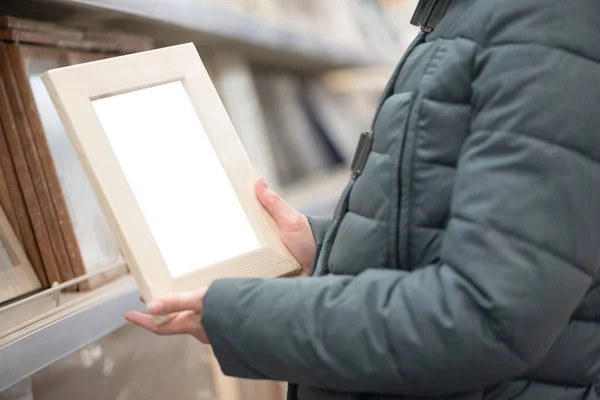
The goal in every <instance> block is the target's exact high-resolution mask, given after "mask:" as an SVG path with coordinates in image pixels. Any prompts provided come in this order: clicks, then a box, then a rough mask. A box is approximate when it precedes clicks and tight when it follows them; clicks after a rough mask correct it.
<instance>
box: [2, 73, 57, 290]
mask: <svg viewBox="0 0 600 400" xmlns="http://www.w3.org/2000/svg"><path fill="white" fill-rule="evenodd" d="M4 93H5V91H4V86H3V84H2V79H1V77H0V97H2V96H4V97H3V98H4V99H5V105H7V104H8V103H6V96H5V94H4ZM3 110H4V112H3ZM6 112H8V113H9V114H10V110H9V111H6V109H5V108H3V102H2V100H1V99H0V122H1V123H0V168H2V175H3V178H4V180H5V181H6V186H7V189H8V191H9V195H10V200H11V204H12V207H13V212H14V214H15V224H16V226H17V227H18V233H19V235H18V236H19V237H20V240H21V243H22V244H23V247H24V248H25V253H26V254H27V257H28V258H29V262H31V264H32V266H33V269H34V271H35V273H36V275H37V277H38V279H39V280H40V283H41V284H42V287H43V288H47V287H48V286H49V284H48V277H47V276H46V271H45V270H44V264H43V263H42V257H41V254H40V249H39V248H38V244H37V241H36V238H35V234H34V232H33V227H32V225H31V221H30V219H29V213H28V210H27V205H26V202H25V198H24V196H23V192H22V191H21V186H20V182H19V178H18V177H17V172H16V169H15V165H14V164H13V158H12V156H11V154H10V150H9V145H8V141H7V138H6V134H5V128H4V126H6V124H7V123H8V121H6V120H3V114H4V115H5V113H6ZM8 129H10V128H8ZM26 167H27V166H26V165H25V168H26ZM31 189H32V190H33V188H31Z"/></svg>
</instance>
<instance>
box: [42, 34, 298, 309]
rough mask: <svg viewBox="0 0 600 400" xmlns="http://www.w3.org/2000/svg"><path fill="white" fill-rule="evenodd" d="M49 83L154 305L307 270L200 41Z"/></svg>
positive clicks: (47, 77)
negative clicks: (219, 283)
mask: <svg viewBox="0 0 600 400" xmlns="http://www.w3.org/2000/svg"><path fill="white" fill-rule="evenodd" d="M42 79H43V81H44V83H45V84H46V86H47V88H48V92H49V94H50V96H51V98H52V99H53V102H54V104H55V106H56V108H57V111H58V113H59V115H60V117H61V119H62V121H63V124H64V126H65V128H66V130H67V133H68V134H69V137H70V138H71V140H72V142H73V144H74V147H75V149H76V151H77V152H78V155H79V156H80V158H81V161H82V164H83V165H84V167H85V170H86V173H87V175H88V177H89V179H90V182H91V184H92V186H93V188H94V191H95V192H96V195H97V197H98V199H99V201H100V204H101V206H102V208H103V210H104V213H105V215H106V216H107V218H108V220H109V223H110V224H111V227H112V230H113V232H114V233H115V235H116V237H117V240H118V242H119V244H120V247H121V250H122V251H123V254H124V256H125V259H126V261H127V263H128V266H129V268H130V270H131V272H132V274H133V276H134V278H135V280H136V282H137V284H138V286H139V288H140V291H141V293H142V295H143V296H144V298H145V299H146V300H151V299H152V298H155V297H157V296H161V295H164V294H167V293H171V292H175V291H185V290H193V289H198V288H199V287H202V286H205V285H208V284H210V283H211V282H212V281H213V280H214V279H218V278H223V277H232V276H246V277H264V278H274V277H280V276H285V275H290V274H293V273H295V272H297V271H299V270H300V266H299V264H298V262H297V261H296V260H295V259H294V257H293V256H292V255H291V253H290V252H289V250H288V249H287V247H286V246H285V245H284V244H283V242H282V241H281V238H280V236H279V231H278V228H277V225H276V224H275V222H274V221H273V219H272V218H271V217H270V216H269V214H268V213H267V212H266V210H265V209H264V208H263V207H262V205H261V204H260V203H259V202H258V200H257V199H256V196H255V193H254V182H255V179H256V173H255V171H254V168H253V167H252V164H251V162H250V160H249V158H248V156H247V154H246V152H245V150H244V148H243V146H242V143H241V141H240V140H239V138H238V136H237V134H236V132H235V129H234V127H233V125H232V123H231V121H230V119H229V117H228V116H227V113H226V111H225V108H224V107H223V104H222V103H221V101H220V99H219V96H218V94H217V91H216V90H215V88H214V86H213V83H212V81H211V80H210V77H209V75H208V73H207V71H206V69H205V67H204V65H203V63H202V61H201V59H200V57H199V55H198V52H197V51H196V48H195V47H194V45H193V44H192V43H189V44H183V45H177V46H172V47H167V48H162V49H158V50H150V51H145V52H141V53H137V54H132V55H126V56H121V57H115V58H112V59H107V60H101V61H96V62H91V63H86V64H81V65H76V66H71V67H67V68H59V69H55V70H50V71H48V72H47V73H45V74H44V75H43V77H42ZM201 131H204V132H205V134H204V135H202V134H199V133H201ZM185 141H187V142H185ZM149 148H150V149H151V150H148V149H149ZM169 157H170V158H169ZM152 174H154V175H152ZM211 180H212V182H210V184H209V183H208V181H211ZM223 204H228V205H227V207H225V208H223ZM229 223H231V224H237V225H236V226H234V227H233V228H232V227H230V226H227V224H229ZM219 252H220V253H219ZM227 252H228V253H227ZM226 253H227V254H226Z"/></svg>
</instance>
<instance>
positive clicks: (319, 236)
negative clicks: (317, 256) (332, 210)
mask: <svg viewBox="0 0 600 400" xmlns="http://www.w3.org/2000/svg"><path fill="white" fill-rule="evenodd" d="M307 218H308V224H309V225H310V229H311V230H312V233H313V236H314V237H315V242H316V243H317V246H321V245H322V244H323V240H325V234H326V233H327V230H328V229H329V226H330V225H331V218H329V217H307Z"/></svg>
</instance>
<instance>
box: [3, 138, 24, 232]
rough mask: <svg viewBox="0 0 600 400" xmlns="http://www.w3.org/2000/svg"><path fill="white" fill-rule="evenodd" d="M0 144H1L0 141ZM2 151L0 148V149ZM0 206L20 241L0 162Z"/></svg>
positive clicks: (8, 190) (15, 214) (17, 225)
mask: <svg viewBox="0 0 600 400" xmlns="http://www.w3.org/2000/svg"><path fill="white" fill-rule="evenodd" d="M0 136H4V133H3V132H2V126H0ZM0 146H2V144H1V143H0ZM0 151H2V150H0ZM0 206H1V207H2V208H3V209H4V213H5V214H6V217H7V218H8V221H9V223H10V225H11V226H12V228H13V230H14V231H15V235H16V236H17V239H19V241H22V240H23V239H22V238H21V232H20V230H19V224H18V223H17V213H16V212H15V207H14V205H13V201H12V198H11V196H10V189H9V188H8V182H7V180H6V176H5V175H4V170H3V169H2V164H1V163H0Z"/></svg>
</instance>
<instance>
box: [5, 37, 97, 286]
mask: <svg viewBox="0 0 600 400" xmlns="http://www.w3.org/2000/svg"><path fill="white" fill-rule="evenodd" d="M7 51H8V56H9V58H10V62H11V65H12V69H13V73H14V75H15V80H16V83H17V87H18V91H19V95H20V97H21V100H22V104H23V107H24V110H25V115H26V116H27V120H28V123H29V127H30V130H31V135H32V140H33V145H34V146H35V152H36V153H37V155H38V158H39V162H40V166H41V169H42V173H43V177H44V178H45V181H46V183H47V185H48V194H49V196H50V199H51V206H53V211H54V215H55V216H56V219H57V222H58V227H59V232H58V235H59V236H61V237H62V239H63V240H62V241H60V240H57V241H56V244H55V246H64V250H63V251H66V256H67V259H66V260H65V259H64V255H63V251H61V250H60V249H59V250H58V251H59V256H57V257H56V259H57V261H58V262H60V263H65V262H67V263H68V264H66V266H68V265H70V268H71V272H70V273H71V274H73V275H71V276H73V277H77V276H81V275H83V274H85V267H84V264H83V258H82V257H81V252H80V251H79V246H78V244H77V238H76V236H75V231H74V229H73V223H72V221H71V217H70V215H69V210H68V209H67V203H66V202H65V198H64V196H63V192H62V188H61V186H60V182H59V179H58V174H57V172H56V167H55V165H54V160H53V159H52V154H51V152H50V147H49V145H48V140H47V139H46V134H45V132H44V127H43V126H42V121H41V119H40V115H39V113H38V110H37V106H36V103H35V98H34V96H33V92H32V90H31V86H30V84H29V77H28V76H27V72H26V68H25V65H24V59H23V52H22V50H21V46H20V45H18V44H9V45H7ZM43 198H45V197H43ZM50 211H52V210H48V212H49V213H50ZM51 232H53V234H54V231H51ZM55 251H57V250H56V248H55ZM65 269H66V268H65ZM62 273H63V271H62V270H61V275H62ZM65 278H66V276H64V277H63V279H65ZM79 287H80V288H83V289H89V287H88V285H87V283H86V282H83V283H82V284H80V285H79Z"/></svg>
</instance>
